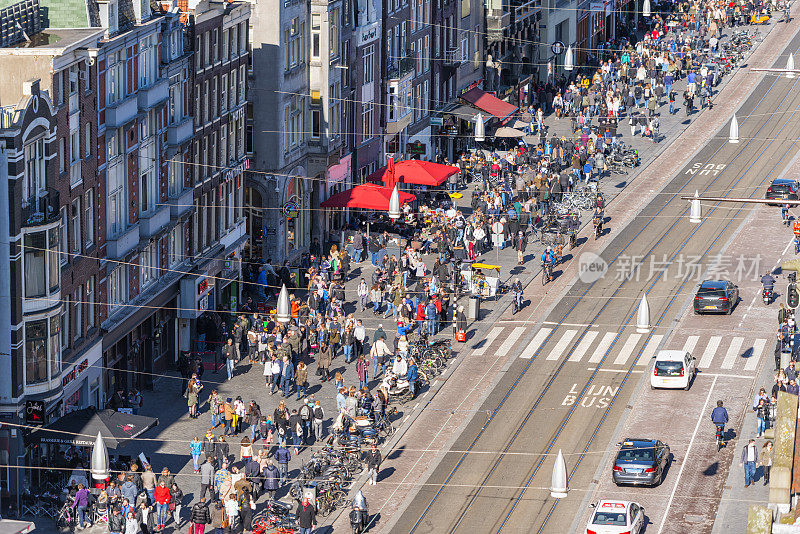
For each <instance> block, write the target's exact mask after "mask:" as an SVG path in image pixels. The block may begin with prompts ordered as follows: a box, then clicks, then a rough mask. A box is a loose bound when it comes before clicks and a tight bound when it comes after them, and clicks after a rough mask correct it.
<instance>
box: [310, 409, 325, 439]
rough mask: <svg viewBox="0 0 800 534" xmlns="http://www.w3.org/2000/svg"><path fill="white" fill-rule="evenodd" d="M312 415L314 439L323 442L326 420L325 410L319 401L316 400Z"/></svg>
mask: <svg viewBox="0 0 800 534" xmlns="http://www.w3.org/2000/svg"><path fill="white" fill-rule="evenodd" d="M312 415H313V417H314V441H315V442H318V443H322V438H323V422H324V420H325V412H324V411H323V409H322V406H321V405H320V403H319V401H315V402H314V406H313V408H312Z"/></svg>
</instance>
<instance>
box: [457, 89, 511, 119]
mask: <svg viewBox="0 0 800 534" xmlns="http://www.w3.org/2000/svg"><path fill="white" fill-rule="evenodd" d="M461 98H463V99H464V100H466V101H467V102H469V103H470V104H472V105H473V106H475V107H477V108H480V109H482V110H483V111H485V112H487V113H490V114H492V115H494V116H495V117H497V118H498V119H500V120H501V121H503V122H504V123H505V122H506V121H507V120H510V119H511V116H512V115H513V114H514V113H516V111H517V106H515V105H514V104H509V103H508V102H505V101H504V100H500V99H499V98H497V97H496V96H494V95H491V94H489V93H487V92H486V91H484V90H483V89H481V88H479V87H474V88H472V89H470V90H469V91H467V92H466V93H464V94H463V95H461Z"/></svg>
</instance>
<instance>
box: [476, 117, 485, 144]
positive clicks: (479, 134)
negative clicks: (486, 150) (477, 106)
mask: <svg viewBox="0 0 800 534" xmlns="http://www.w3.org/2000/svg"><path fill="white" fill-rule="evenodd" d="M485 139H486V130H485V128H484V126H483V115H482V114H481V113H478V114H477V115H475V142H477V143H480V142H482V141H484V140H485Z"/></svg>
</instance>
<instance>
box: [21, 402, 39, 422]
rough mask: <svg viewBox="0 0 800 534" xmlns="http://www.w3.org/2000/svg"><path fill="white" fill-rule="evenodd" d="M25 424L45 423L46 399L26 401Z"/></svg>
mask: <svg viewBox="0 0 800 534" xmlns="http://www.w3.org/2000/svg"><path fill="white" fill-rule="evenodd" d="M25 424H26V425H43V424H44V401H37V400H29V401H25Z"/></svg>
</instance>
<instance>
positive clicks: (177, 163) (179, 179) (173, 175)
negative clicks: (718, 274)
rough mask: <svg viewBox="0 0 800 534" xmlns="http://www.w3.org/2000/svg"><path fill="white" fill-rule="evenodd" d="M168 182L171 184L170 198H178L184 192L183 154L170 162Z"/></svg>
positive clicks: (174, 157) (176, 155)
mask: <svg viewBox="0 0 800 534" xmlns="http://www.w3.org/2000/svg"><path fill="white" fill-rule="evenodd" d="M196 146H197V144H196V143H195V147H196ZM167 181H168V182H169V196H171V197H175V196H178V194H179V193H180V192H181V191H182V190H183V154H175V155H174V156H173V157H172V159H171V160H170V162H169V167H168V168H167Z"/></svg>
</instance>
